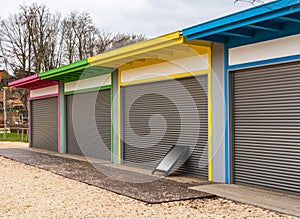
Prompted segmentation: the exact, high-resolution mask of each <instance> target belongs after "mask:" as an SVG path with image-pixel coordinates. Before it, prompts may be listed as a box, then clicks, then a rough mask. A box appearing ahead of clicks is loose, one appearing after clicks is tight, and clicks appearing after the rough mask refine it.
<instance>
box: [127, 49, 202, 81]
mask: <svg viewBox="0 0 300 219" xmlns="http://www.w3.org/2000/svg"><path fill="white" fill-rule="evenodd" d="M206 69H208V63H207V55H199V56H193V57H189V58H184V59H177V60H173V61H169V62H163V63H159V64H155V65H150V66H145V67H141V68H135V69H131V70H126V71H122V74H121V81H122V82H130V81H136V80H143V79H150V78H156V77H161V76H168V75H174V74H180V73H185V72H195V71H201V70H206Z"/></svg>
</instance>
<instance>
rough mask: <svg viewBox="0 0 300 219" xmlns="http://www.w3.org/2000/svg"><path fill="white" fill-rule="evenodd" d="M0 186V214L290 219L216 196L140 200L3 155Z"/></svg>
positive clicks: (0, 164) (76, 216)
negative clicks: (146, 202) (174, 200)
mask: <svg viewBox="0 0 300 219" xmlns="http://www.w3.org/2000/svg"><path fill="white" fill-rule="evenodd" d="M14 145H15V143H14ZM21 146H26V144H23V145H21ZM1 147H2V148H4V147H14V146H11V143H0V148H1ZM0 188H1V189H0V200H1V201H0V217H1V218H124V217H126V218H146V217H147V218H172V219H173V218H293V217H291V216H287V215H281V214H278V213H275V212H271V211H268V210H264V209H261V208H257V207H254V206H251V205H245V204H241V203H236V202H233V201H229V200H226V199H222V198H214V199H198V200H190V201H179V202H170V203H163V204H155V205H150V204H145V203H143V202H140V201H136V200H134V199H131V198H127V197H125V196H121V195H117V194H114V193H112V192H109V191H106V190H103V189H100V188H97V187H94V186H89V185H87V184H84V183H80V182H77V181H74V180H70V179H67V178H64V177H61V176H58V175H55V174H53V173H50V172H47V171H44V170H41V169H38V168H36V167H33V166H28V165H25V164H22V163H18V162H15V161H12V160H8V159H6V158H3V157H0Z"/></svg>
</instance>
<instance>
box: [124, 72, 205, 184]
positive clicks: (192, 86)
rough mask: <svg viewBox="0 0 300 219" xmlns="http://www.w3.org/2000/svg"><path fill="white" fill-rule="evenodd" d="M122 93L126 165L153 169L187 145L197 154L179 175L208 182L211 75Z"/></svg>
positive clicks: (171, 81) (163, 82)
mask: <svg viewBox="0 0 300 219" xmlns="http://www.w3.org/2000/svg"><path fill="white" fill-rule="evenodd" d="M122 89H123V90H122V95H123V101H124V103H123V107H124V110H123V111H124V121H123V125H124V160H125V162H126V163H130V164H133V165H139V166H145V167H151V168H153V167H154V166H155V165H157V163H158V162H159V161H160V160H161V159H162V158H163V156H164V155H165V154H166V153H167V151H168V150H169V149H170V148H171V147H172V145H174V144H178V145H186V146H189V147H190V148H191V150H192V149H194V150H193V151H192V154H191V156H190V158H189V159H188V160H187V162H186V163H185V164H184V165H183V166H182V167H181V168H180V169H179V170H178V172H179V173H183V174H186V175H193V176H198V177H205V178H207V175H208V171H207V163H208V157H207V155H208V154H207V121H208V120H207V75H202V76H197V77H195V78H194V77H190V78H182V79H176V80H168V81H160V82H153V83H147V84H138V85H132V86H127V87H123V88H122Z"/></svg>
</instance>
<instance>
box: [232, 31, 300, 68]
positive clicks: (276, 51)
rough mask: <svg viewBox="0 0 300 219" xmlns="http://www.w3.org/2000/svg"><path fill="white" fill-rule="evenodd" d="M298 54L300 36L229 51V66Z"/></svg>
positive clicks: (299, 52)
mask: <svg viewBox="0 0 300 219" xmlns="http://www.w3.org/2000/svg"><path fill="white" fill-rule="evenodd" d="M299 54H300V35H294V36H289V37H283V38H280V39H275V40H269V41H265V42H260V43H254V44H250V45H246V46H240V47H236V48H232V49H229V65H238V64H243V63H249V62H256V61H263V60H267V59H274V58H280V57H285V56H292V55H299Z"/></svg>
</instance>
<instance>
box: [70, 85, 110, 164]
mask: <svg viewBox="0 0 300 219" xmlns="http://www.w3.org/2000/svg"><path fill="white" fill-rule="evenodd" d="M66 102H67V104H66V105H67V152H68V153H69V154H78V155H84V156H87V157H96V158H100V159H105V160H110V159H111V152H110V148H111V107H110V89H106V90H100V91H93V92H87V93H77V94H75V95H68V96H67V101H66ZM75 129H76V130H75Z"/></svg>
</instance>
